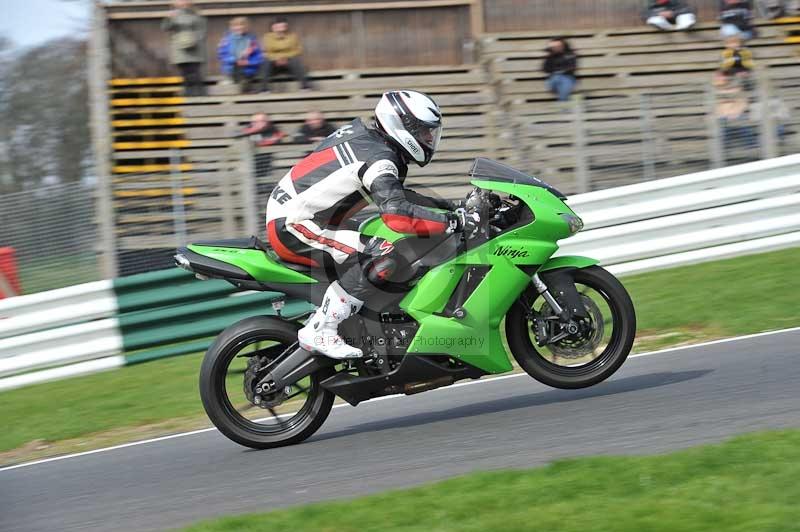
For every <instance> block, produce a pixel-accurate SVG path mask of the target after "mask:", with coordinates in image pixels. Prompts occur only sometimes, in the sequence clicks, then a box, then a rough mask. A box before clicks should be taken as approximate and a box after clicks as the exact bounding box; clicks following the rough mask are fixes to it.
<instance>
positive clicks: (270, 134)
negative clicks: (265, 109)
mask: <svg viewBox="0 0 800 532" xmlns="http://www.w3.org/2000/svg"><path fill="white" fill-rule="evenodd" d="M237 136H238V137H250V140H252V141H253V143H254V144H255V145H256V146H272V145H273V144H276V143H278V142H280V141H281V139H283V138H284V137H285V136H286V133H284V132H283V131H281V130H280V129H278V126H276V125H275V124H273V123H272V120H270V118H269V115H268V114H267V113H256V114H254V115H253V116H251V117H250V125H249V126H247V127H246V128H245V129H244V130H243V131H242V132H241V133H240V134H239V135H237Z"/></svg>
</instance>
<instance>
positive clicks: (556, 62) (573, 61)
mask: <svg viewBox="0 0 800 532" xmlns="http://www.w3.org/2000/svg"><path fill="white" fill-rule="evenodd" d="M577 68H578V56H577V55H575V52H573V51H572V48H571V47H570V45H569V43H568V42H567V40H566V39H563V38H559V39H553V40H551V41H550V42H549V43H548V44H547V57H546V58H545V60H544V64H543V65H542V70H543V71H544V72H546V73H547V74H548V77H547V89H548V90H549V91H550V92H552V93H553V94H556V95H557V96H558V100H559V101H561V102H565V101H567V100H569V97H570V95H571V94H572V91H573V90H574V89H575V84H576V83H577V79H576V78H575V71H576V70H577Z"/></svg>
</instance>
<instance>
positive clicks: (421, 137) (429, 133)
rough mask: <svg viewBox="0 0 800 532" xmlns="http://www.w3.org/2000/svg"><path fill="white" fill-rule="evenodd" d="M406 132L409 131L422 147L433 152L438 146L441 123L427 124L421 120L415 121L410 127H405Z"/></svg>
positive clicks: (440, 135) (440, 136)
mask: <svg viewBox="0 0 800 532" xmlns="http://www.w3.org/2000/svg"><path fill="white" fill-rule="evenodd" d="M407 129H408V132H409V133H411V134H412V135H413V136H414V138H415V139H417V142H419V143H420V144H421V145H422V147H423V148H426V149H427V150H430V151H431V152H435V151H436V148H438V147H439V140H441V138H442V126H441V124H436V125H432V124H428V123H425V122H422V121H417V122H416V124H414V125H413V126H412V127H410V128H407Z"/></svg>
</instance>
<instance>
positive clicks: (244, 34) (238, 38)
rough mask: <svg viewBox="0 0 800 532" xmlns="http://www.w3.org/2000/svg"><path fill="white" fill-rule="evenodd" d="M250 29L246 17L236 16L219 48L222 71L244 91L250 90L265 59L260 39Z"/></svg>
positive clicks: (218, 53)
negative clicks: (259, 43) (259, 42)
mask: <svg viewBox="0 0 800 532" xmlns="http://www.w3.org/2000/svg"><path fill="white" fill-rule="evenodd" d="M248 29H249V28H248V22H247V18H246V17H236V18H234V19H233V20H231V23H230V31H228V32H227V33H226V34H225V36H224V37H222V40H221V41H220V43H219V47H218V48H217V55H218V56H219V63H220V66H221V68H222V73H223V74H225V75H226V76H227V77H228V81H229V82H232V83H236V84H240V85H241V91H242V93H247V92H250V84H251V83H252V81H253V79H254V78H255V76H256V75H257V74H258V70H259V68H261V63H262V62H263V60H264V58H263V56H262V54H261V47H260V46H259V45H258V39H256V37H255V36H254V35H253V34H252V33H249V32H248Z"/></svg>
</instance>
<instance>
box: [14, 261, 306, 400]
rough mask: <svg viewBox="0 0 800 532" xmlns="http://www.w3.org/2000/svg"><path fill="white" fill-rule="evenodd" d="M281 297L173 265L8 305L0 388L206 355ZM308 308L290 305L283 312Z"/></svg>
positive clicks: (33, 296)
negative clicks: (225, 332)
mask: <svg viewBox="0 0 800 532" xmlns="http://www.w3.org/2000/svg"><path fill="white" fill-rule="evenodd" d="M282 299H283V296H282V294H278V293H275V292H252V293H242V292H238V291H237V290H236V289H235V288H234V287H233V286H231V285H230V284H229V283H226V282H225V281H219V280H213V281H203V282H199V281H196V280H195V279H194V277H193V276H192V275H191V274H189V273H187V272H184V271H182V270H179V269H177V268H175V269H172V270H164V271H159V272H153V273H147V274H142V275H134V276H131V277H125V278H121V279H116V280H114V281H113V282H111V281H109V282H100V283H88V284H86V285H80V286H75V287H69V288H66V289H60V290H53V291H51V292H43V293H40V294H34V295H31V296H24V297H18V298H14V299H11V300H8V301H3V302H0V303H2V304H3V306H0V313H2V314H0V316H5V317H6V318H7V319H5V320H0V326H2V327H3V328H0V334H1V335H3V336H6V335H8V336H7V337H5V338H0V390H3V389H10V388H16V387H19V386H25V385H28V384H34V383H37V382H45V381H49V380H54V379H58V378H65V377H70V376H75V375H84V374H87V373H93V372H95V371H103V370H107V369H113V368H115V367H119V366H123V365H130V364H136V363H141V362H146V361H148V360H154V359H157V358H164V357H169V356H175V355H181V354H186V353H196V352H198V351H203V350H205V349H207V348H208V346H209V345H210V342H211V340H212V338H213V336H215V335H216V334H218V333H219V332H220V331H221V330H222V329H224V328H225V327H227V326H228V325H230V324H232V323H234V322H236V321H238V320H240V319H242V318H245V317H247V316H252V315H256V314H273V313H274V312H275V311H274V309H273V306H272V303H273V302H275V301H278V300H282ZM109 300H110V302H109ZM93 301H94V302H96V303H97V308H92V304H91V303H92V302H93ZM12 303H13V305H12ZM62 308H65V309H69V310H68V311H62V310H61V309H62ZM310 308H311V307H310V305H309V304H308V303H304V302H292V301H290V302H287V303H286V305H285V307H284V309H283V312H284V313H285V314H286V315H295V314H302V313H303V312H306V311H308V310H309V309H310ZM67 315H69V316H70V317H69V318H67ZM49 317H53V318H54V319H49ZM36 320H38V326H37V324H36ZM5 322H8V323H5ZM64 324H66V325H64ZM14 333H16V334H15V335H14V336H10V334H14Z"/></svg>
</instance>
